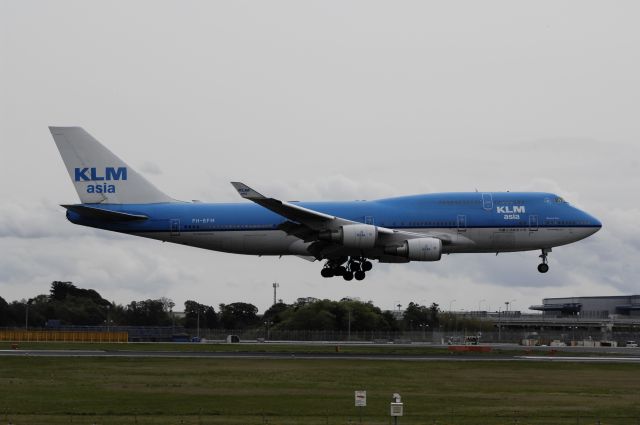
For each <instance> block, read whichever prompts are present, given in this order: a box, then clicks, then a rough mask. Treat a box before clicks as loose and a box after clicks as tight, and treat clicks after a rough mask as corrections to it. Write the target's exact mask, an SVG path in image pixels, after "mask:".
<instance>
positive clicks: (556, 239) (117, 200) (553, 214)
mask: <svg viewBox="0 0 640 425" xmlns="http://www.w3.org/2000/svg"><path fill="white" fill-rule="evenodd" d="M51 131H52V134H53V135H54V139H55V140H56V143H57V144H58V148H59V149H60V151H61V154H62V156H63V159H64V160H65V164H66V165H67V168H68V171H69V174H70V176H71V178H72V181H74V184H75V185H76V189H77V190H78V194H79V195H80V198H81V200H82V201H83V203H82V204H75V205H65V207H66V208H67V210H68V211H67V217H68V218H69V220H70V221H71V222H73V223H76V224H80V225H84V226H89V227H95V228H99V229H104V230H110V231H115V232H121V233H127V234H132V235H136V236H142V237H147V238H152V239H157V240H161V241H166V242H174V243H179V244H184V245H190V246H194V247H199V248H204V249H211V250H216V251H224V252H230V253H238V254H249V255H297V256H301V257H305V258H308V259H317V260H322V259H326V260H327V263H326V265H325V268H324V269H323V270H322V272H323V273H322V274H323V276H326V277H330V276H335V275H340V276H343V277H345V278H346V279H347V280H350V279H351V278H353V276H354V275H355V277H356V278H357V279H361V278H364V273H365V272H366V271H368V270H370V269H371V263H370V261H369V259H374V260H378V261H380V262H398V263H400V262H408V261H437V260H439V259H440V257H441V255H442V254H451V253H481V252H496V253H497V252H511V251H528V250H541V251H542V255H541V257H542V259H543V262H542V264H540V265H539V267H538V268H539V270H540V271H541V272H546V271H547V270H548V265H547V261H546V259H547V253H548V252H550V251H551V248H552V247H556V246H561V245H566V244H569V243H572V242H576V241H579V240H581V239H584V238H586V237H588V236H590V235H592V234H593V233H595V232H597V231H598V230H599V229H600V228H601V226H602V224H601V223H600V222H599V221H598V220H597V219H596V218H594V217H593V216H591V215H589V214H588V213H586V212H584V211H581V210H580V209H578V208H575V207H573V206H571V205H570V204H569V203H567V202H565V201H564V200H563V199H562V198H561V197H559V196H557V195H555V194H551V193H538V192H520V193H518V192H499V193H496V192H491V193H489V192H486V193H481V192H480V193H479V192H470V193H440V194H426V195H414V196H403V197H397V198H387V199H379V200H372V201H355V202H283V201H280V200H277V199H274V198H268V197H266V196H263V195H261V194H260V193H258V192H256V191H254V190H253V189H251V188H250V187H248V186H246V185H244V184H242V183H233V185H234V186H235V187H236V189H237V190H238V192H239V194H240V195H241V196H242V197H244V198H246V199H248V200H250V201H253V203H248V202H242V203H225V204H208V203H200V202H194V203H187V202H178V201H175V200H173V199H171V198H169V197H167V196H166V195H164V194H163V193H162V192H160V191H159V190H158V189H156V188H155V187H154V186H152V185H151V184H150V183H149V182H147V181H146V180H145V179H144V178H143V177H142V176H140V175H139V174H137V173H136V172H135V171H134V170H132V169H131V168H130V167H128V166H127V165H126V164H125V163H124V162H122V161H121V160H119V159H118V158H117V157H115V155H113V154H111V153H110V152H109V151H108V150H106V148H104V147H103V146H102V145H100V144H99V143H98V142H97V141H96V140H95V139H93V138H91V136H89V135H88V134H87V133H86V132H84V130H82V129H80V128H76V127H71V128H68V127H67V128H60V127H58V128H52V129H51ZM68 152H73V155H66V153H68ZM80 156H82V160H81V161H80V162H77V158H78V157H80ZM87 164H90V165H91V167H89V166H87ZM108 177H109V178H108ZM97 187H100V189H97ZM98 191H99V192H98ZM137 199H140V201H136V200H137Z"/></svg>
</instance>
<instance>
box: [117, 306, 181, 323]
mask: <svg viewBox="0 0 640 425" xmlns="http://www.w3.org/2000/svg"><path fill="white" fill-rule="evenodd" d="M125 321H126V324H128V325H133V326H166V325H169V324H171V317H170V316H169V311H167V310H166V304H165V303H164V302H163V300H146V301H131V303H129V305H127V307H126V310H125Z"/></svg>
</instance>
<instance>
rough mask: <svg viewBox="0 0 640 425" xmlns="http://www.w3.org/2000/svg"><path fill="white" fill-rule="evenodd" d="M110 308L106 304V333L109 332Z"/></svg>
mask: <svg viewBox="0 0 640 425" xmlns="http://www.w3.org/2000/svg"><path fill="white" fill-rule="evenodd" d="M110 308H111V305H110V304H107V332H109V309H110Z"/></svg>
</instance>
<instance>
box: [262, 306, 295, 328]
mask: <svg viewBox="0 0 640 425" xmlns="http://www.w3.org/2000/svg"><path fill="white" fill-rule="evenodd" d="M289 308H290V306H289V305H287V304H285V303H283V302H279V303H276V304H274V305H272V306H271V307H269V308H268V309H267V311H265V312H264V314H263V315H262V318H263V319H264V320H267V321H269V322H273V324H274V325H275V324H278V323H280V322H281V321H282V319H283V314H284V313H285V312H286V311H287V310H288V309H289Z"/></svg>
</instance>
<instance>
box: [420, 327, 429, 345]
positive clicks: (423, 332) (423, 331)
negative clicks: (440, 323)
mask: <svg viewBox="0 0 640 425" xmlns="http://www.w3.org/2000/svg"><path fill="white" fill-rule="evenodd" d="M418 326H420V328H422V341H423V342H424V341H426V340H427V328H428V327H429V325H428V324H426V323H420V324H419V325H418Z"/></svg>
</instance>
